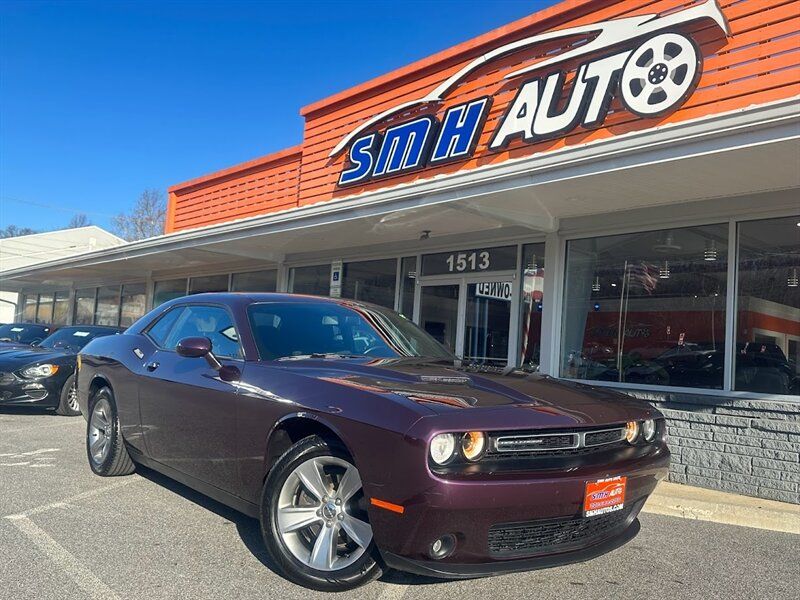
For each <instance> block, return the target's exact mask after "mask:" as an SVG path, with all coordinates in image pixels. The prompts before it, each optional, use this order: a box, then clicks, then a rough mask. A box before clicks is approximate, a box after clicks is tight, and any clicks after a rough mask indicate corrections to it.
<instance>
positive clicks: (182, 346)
mask: <svg viewBox="0 0 800 600" xmlns="http://www.w3.org/2000/svg"><path fill="white" fill-rule="evenodd" d="M175 350H176V351H177V353H178V355H179V356H183V357H184V358H205V357H206V356H208V355H209V354H211V340H210V339H208V338H207V337H187V338H183V339H182V340H181V341H180V342H178V345H177V347H176V348H175Z"/></svg>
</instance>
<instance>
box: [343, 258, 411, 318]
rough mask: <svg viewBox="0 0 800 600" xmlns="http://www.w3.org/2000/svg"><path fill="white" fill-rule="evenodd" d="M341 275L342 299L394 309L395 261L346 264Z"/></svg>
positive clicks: (393, 259) (391, 259)
mask: <svg viewBox="0 0 800 600" xmlns="http://www.w3.org/2000/svg"><path fill="white" fill-rule="evenodd" d="M343 269H344V270H343V274H342V298H351V299H353V300H362V301H364V302H372V303H373V304H379V305H381V306H385V307H386V308H394V288H395V284H396V282H397V259H395V258H390V259H386V260H368V261H363V262H351V263H346V264H345V265H344V267H343Z"/></svg>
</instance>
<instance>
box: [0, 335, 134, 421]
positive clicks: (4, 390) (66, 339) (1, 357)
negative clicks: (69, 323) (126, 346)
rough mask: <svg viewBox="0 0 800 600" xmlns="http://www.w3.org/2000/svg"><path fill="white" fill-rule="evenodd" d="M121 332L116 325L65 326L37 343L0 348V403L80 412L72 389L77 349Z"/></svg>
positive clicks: (69, 414)
mask: <svg viewBox="0 0 800 600" xmlns="http://www.w3.org/2000/svg"><path fill="white" fill-rule="evenodd" d="M13 327H14V328H17V327H28V325H27V324H21V325H14V326H13ZM30 327H41V326H38V325H36V326H30ZM120 331H122V330H121V329H119V328H117V327H100V326H85V327H80V326H76V327H64V328H62V329H59V330H58V331H56V332H55V333H53V334H52V335H50V336H48V337H45V338H44V339H43V340H42V341H41V342H40V343H39V344H38V345H36V346H25V345H23V344H8V345H7V346H6V348H2V347H0V406H7V405H36V406H42V407H45V408H55V409H56V412H57V413H58V414H60V415H68V416H77V415H79V414H81V413H80V410H79V409H78V403H77V400H76V398H75V391H74V390H75V385H74V384H75V377H74V374H75V364H76V361H77V355H78V351H80V349H81V348H83V347H84V346H85V345H86V344H87V343H88V342H89V341H90V340H93V339H94V338H96V337H102V336H105V335H114V334H116V333H119V332H120Z"/></svg>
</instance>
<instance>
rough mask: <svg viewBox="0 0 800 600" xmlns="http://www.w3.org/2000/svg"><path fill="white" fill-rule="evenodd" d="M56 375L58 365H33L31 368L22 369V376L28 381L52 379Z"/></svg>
mask: <svg viewBox="0 0 800 600" xmlns="http://www.w3.org/2000/svg"><path fill="white" fill-rule="evenodd" d="M56 373H58V365H51V364H48V363H45V364H43V365H34V366H33V367H28V368H26V369H22V376H23V377H27V378H28V379H40V378H42V377H52V376H53V375H55V374H56Z"/></svg>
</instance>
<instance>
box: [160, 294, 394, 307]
mask: <svg viewBox="0 0 800 600" xmlns="http://www.w3.org/2000/svg"><path fill="white" fill-rule="evenodd" d="M189 302H191V303H203V302H211V303H222V304H252V303H254V302H295V303H308V302H321V303H329V304H342V303H345V302H347V303H351V302H357V303H358V304H364V305H366V306H370V305H371V304H370V303H369V302H363V301H361V300H353V299H351V298H330V297H328V296H311V295H307V294H288V293H283V292H206V293H202V294H192V295H191V296H181V297H180V298H175V299H174V300H170V301H169V302H168V303H165V305H166V304H169V305H170V306H171V305H175V304H184V303H189ZM376 306H377V305H376ZM378 308H381V307H378ZM384 308H385V307H384Z"/></svg>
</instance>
